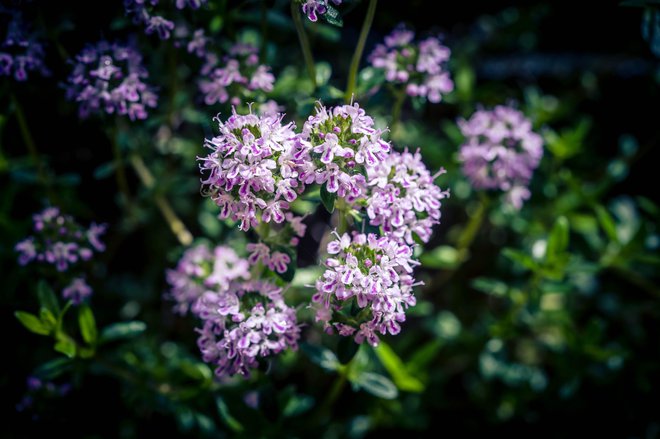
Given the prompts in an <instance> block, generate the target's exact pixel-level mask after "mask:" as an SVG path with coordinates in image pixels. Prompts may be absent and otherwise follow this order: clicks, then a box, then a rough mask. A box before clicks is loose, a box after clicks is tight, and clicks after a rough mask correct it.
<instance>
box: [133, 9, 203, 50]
mask: <svg viewBox="0 0 660 439" xmlns="http://www.w3.org/2000/svg"><path fill="white" fill-rule="evenodd" d="M206 2H207V0H176V2H175V5H176V8H177V9H179V10H181V9H185V8H186V7H190V8H191V9H199V8H200V7H201V6H202V5H203V4H206ZM159 3H160V2H159V0H124V10H125V11H126V15H128V16H131V17H132V18H133V22H134V23H136V24H142V25H143V26H144V27H145V33H146V34H147V35H151V34H153V33H156V34H158V36H159V37H160V39H161V40H167V39H169V38H170V35H171V33H172V31H174V29H175V25H174V22H173V21H171V20H168V19H166V18H165V17H164V16H162V15H160V12H159V11H158V7H159Z"/></svg>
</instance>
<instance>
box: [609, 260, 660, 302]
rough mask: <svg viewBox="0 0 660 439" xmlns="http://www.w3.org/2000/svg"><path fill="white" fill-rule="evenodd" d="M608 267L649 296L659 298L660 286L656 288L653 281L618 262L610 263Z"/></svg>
mask: <svg viewBox="0 0 660 439" xmlns="http://www.w3.org/2000/svg"><path fill="white" fill-rule="evenodd" d="M608 268H611V269H612V270H613V271H614V273H616V274H617V275H618V276H619V277H621V279H624V280H627V281H628V282H630V283H631V284H633V285H635V286H636V287H639V288H641V289H642V290H644V291H646V292H647V293H648V294H650V295H651V296H653V297H655V298H656V299H660V288H658V287H657V286H656V285H655V284H654V283H653V282H650V281H649V280H648V279H646V278H645V277H644V276H642V275H640V274H639V273H636V272H635V271H633V270H631V269H629V268H628V267H625V266H623V265H619V264H612V265H611V266H609V267H608Z"/></svg>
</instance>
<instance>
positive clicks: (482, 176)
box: [458, 105, 543, 209]
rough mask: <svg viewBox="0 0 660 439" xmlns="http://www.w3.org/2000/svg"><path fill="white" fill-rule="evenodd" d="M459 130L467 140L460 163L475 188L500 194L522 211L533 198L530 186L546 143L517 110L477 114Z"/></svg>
mask: <svg viewBox="0 0 660 439" xmlns="http://www.w3.org/2000/svg"><path fill="white" fill-rule="evenodd" d="M458 126H459V127H460V129H461V132H462V133H463V135H464V136H465V138H466V140H465V143H464V144H463V145H462V146H461V150H460V155H459V160H460V161H461V162H462V164H463V173H464V174H465V175H466V176H467V177H468V178H469V179H470V181H471V183H472V186H474V188H476V189H495V190H501V191H503V192H505V193H506V199H507V201H508V202H509V203H510V204H511V205H512V206H513V207H514V208H516V209H520V208H521V207H522V204H523V202H524V200H526V199H528V198H529V197H530V192H529V189H528V188H527V186H528V185H529V182H530V180H531V178H532V174H533V172H534V169H536V168H537V167H538V165H539V162H540V161H541V158H542V157H543V139H542V137H541V136H540V135H539V134H537V133H535V132H534V131H532V123H531V121H530V120H529V119H527V118H526V117H525V115H524V114H523V113H521V112H520V111H518V110H516V109H515V108H512V107H508V106H504V105H498V106H496V107H495V108H493V109H492V110H478V111H476V112H475V113H474V114H473V115H472V117H470V119H468V120H459V122H458Z"/></svg>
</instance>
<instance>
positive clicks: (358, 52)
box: [344, 0, 378, 104]
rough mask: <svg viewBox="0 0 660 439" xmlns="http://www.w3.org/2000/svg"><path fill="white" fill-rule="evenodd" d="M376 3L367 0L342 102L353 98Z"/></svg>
mask: <svg viewBox="0 0 660 439" xmlns="http://www.w3.org/2000/svg"><path fill="white" fill-rule="evenodd" d="M377 4H378V0H369V7H368V9H367V15H366V16H365V17H364V22H363V23H362V30H361V31H360V37H359V39H358V42H357V45H356V46H355V52H353V58H352V59H351V66H350V68H349V69H348V83H347V84H346V93H345V94H344V102H346V103H347V104H348V103H350V102H351V101H352V100H353V94H354V93H355V85H356V83H357V74H358V68H359V67H360V60H361V59H362V52H364V45H365V44H366V42H367V36H368V35H369V30H370V29H371V23H373V21H374V15H376V5H377Z"/></svg>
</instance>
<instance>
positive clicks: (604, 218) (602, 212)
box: [595, 205, 619, 243]
mask: <svg viewBox="0 0 660 439" xmlns="http://www.w3.org/2000/svg"><path fill="white" fill-rule="evenodd" d="M595 209H596V217H597V218H598V222H599V223H600V227H601V228H602V229H603V231H604V232H605V234H606V235H607V237H608V238H609V239H610V241H612V242H616V243H618V242H619V237H618V235H617V234H616V223H615V222H614V218H612V215H610V213H609V212H608V211H607V210H606V209H605V208H604V207H603V206H600V205H597V206H596V207H595Z"/></svg>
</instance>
